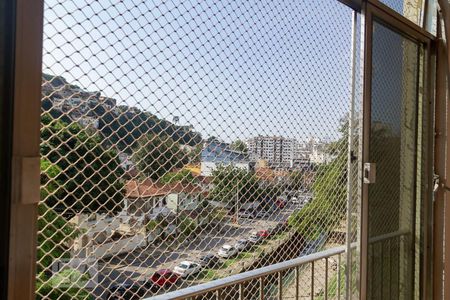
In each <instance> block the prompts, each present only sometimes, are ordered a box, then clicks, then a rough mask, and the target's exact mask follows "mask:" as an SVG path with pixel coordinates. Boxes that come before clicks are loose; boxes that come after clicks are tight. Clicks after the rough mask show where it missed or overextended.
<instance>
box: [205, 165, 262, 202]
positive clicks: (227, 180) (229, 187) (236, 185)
mask: <svg viewBox="0 0 450 300" xmlns="http://www.w3.org/2000/svg"><path fill="white" fill-rule="evenodd" d="M212 176H213V179H212V183H213V186H214V188H213V189H212V190H211V192H210V195H209V197H210V198H211V199H213V200H216V201H222V202H225V203H235V202H236V199H237V198H239V202H240V203H245V202H251V201H256V200H258V198H259V196H260V189H259V182H258V179H257V177H256V176H255V175H254V174H252V173H250V172H248V171H247V170H244V169H241V168H238V167H234V166H231V165H229V166H219V167H218V168H216V169H215V170H214V171H213V172H212Z"/></svg>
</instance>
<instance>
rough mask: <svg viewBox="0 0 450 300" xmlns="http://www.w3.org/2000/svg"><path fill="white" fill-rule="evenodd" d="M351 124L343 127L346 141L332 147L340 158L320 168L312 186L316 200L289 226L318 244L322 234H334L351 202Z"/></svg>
mask: <svg viewBox="0 0 450 300" xmlns="http://www.w3.org/2000/svg"><path fill="white" fill-rule="evenodd" d="M347 124H348V123H347V122H346V121H345V120H344V121H343V122H342V124H341V129H340V131H341V134H342V137H341V139H339V140H338V141H337V142H335V143H333V144H332V145H330V147H329V151H330V153H333V154H334V155H336V158H335V159H334V160H333V161H332V162H331V163H329V164H324V165H320V166H319V168H318V170H317V174H316V179H315V181H314V183H313V185H312V190H313V195H314V198H313V199H312V201H311V202H309V203H308V204H307V205H306V206H305V207H304V208H303V209H301V210H300V211H298V212H296V213H294V214H292V215H291V217H290V218H289V221H288V222H289V225H290V226H291V227H292V228H295V229H296V230H297V231H298V232H299V233H300V234H301V235H302V236H303V237H304V238H305V239H307V240H316V239H317V238H318V237H319V235H320V234H321V233H327V232H330V231H331V230H333V229H334V228H335V227H336V226H337V225H338V223H339V222H340V221H341V220H342V218H343V217H344V215H345V211H346V199H347V145H348V133H347V131H348V125H347Z"/></svg>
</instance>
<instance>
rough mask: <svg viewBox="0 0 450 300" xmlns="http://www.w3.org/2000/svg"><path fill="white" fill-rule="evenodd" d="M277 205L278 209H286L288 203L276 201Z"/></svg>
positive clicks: (280, 200)
mask: <svg viewBox="0 0 450 300" xmlns="http://www.w3.org/2000/svg"><path fill="white" fill-rule="evenodd" d="M275 205H276V206H277V207H278V208H284V207H285V206H286V201H284V200H283V199H277V200H276V201H275Z"/></svg>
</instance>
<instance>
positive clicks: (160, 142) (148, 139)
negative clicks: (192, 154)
mask: <svg viewBox="0 0 450 300" xmlns="http://www.w3.org/2000/svg"><path fill="white" fill-rule="evenodd" d="M133 160H134V162H135V163H136V165H137V167H138V169H139V170H140V171H141V172H142V173H144V174H145V175H146V176H148V177H150V178H152V179H154V180H158V179H159V178H161V177H162V176H164V175H165V174H166V173H168V172H170V171H172V170H173V169H174V168H181V167H183V166H184V165H185V164H187V163H188V162H189V158H188V154H187V153H186V152H185V151H184V150H183V149H182V148H181V147H180V145H179V144H178V143H176V142H175V141H174V140H173V139H172V138H170V137H169V136H168V135H165V134H159V135H156V134H149V135H145V136H143V137H141V138H140V139H139V140H138V143H137V146H136V151H135V153H134V155H133Z"/></svg>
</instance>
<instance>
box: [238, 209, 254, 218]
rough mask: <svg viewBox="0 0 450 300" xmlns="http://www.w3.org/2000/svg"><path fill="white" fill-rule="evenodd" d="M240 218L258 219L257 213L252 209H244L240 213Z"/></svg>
mask: <svg viewBox="0 0 450 300" xmlns="http://www.w3.org/2000/svg"><path fill="white" fill-rule="evenodd" d="M239 217H241V218H248V219H254V218H256V212H255V211H254V210H251V209H243V210H240V211H239Z"/></svg>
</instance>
